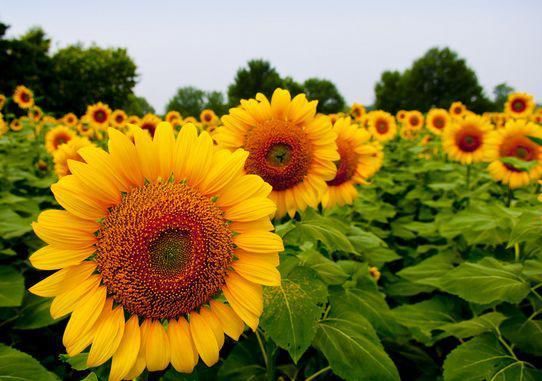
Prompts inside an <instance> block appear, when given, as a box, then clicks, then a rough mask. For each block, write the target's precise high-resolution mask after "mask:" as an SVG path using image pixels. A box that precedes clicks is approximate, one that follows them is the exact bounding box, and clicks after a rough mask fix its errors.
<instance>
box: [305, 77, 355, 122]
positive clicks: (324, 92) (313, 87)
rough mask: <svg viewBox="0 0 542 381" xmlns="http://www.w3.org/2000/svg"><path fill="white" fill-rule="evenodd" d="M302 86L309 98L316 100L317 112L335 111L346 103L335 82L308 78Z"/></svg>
mask: <svg viewBox="0 0 542 381" xmlns="http://www.w3.org/2000/svg"><path fill="white" fill-rule="evenodd" d="M303 88H304V90H305V94H307V98H308V99H309V100H318V112H322V113H326V114H331V113H336V112H340V111H342V110H343V109H344V107H345V105H346V102H345V100H344V98H343V96H342V95H341V94H340V93H339V90H337V87H336V86H335V84H334V83H333V82H331V81H328V80H327V79H319V78H309V79H307V80H306V81H305V82H304V83H303Z"/></svg>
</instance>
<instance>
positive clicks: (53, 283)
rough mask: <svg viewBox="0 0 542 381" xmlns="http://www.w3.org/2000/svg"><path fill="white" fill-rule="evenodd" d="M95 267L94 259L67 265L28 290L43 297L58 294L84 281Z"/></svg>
mask: <svg viewBox="0 0 542 381" xmlns="http://www.w3.org/2000/svg"><path fill="white" fill-rule="evenodd" d="M95 269H96V262H94V261H88V262H83V263H81V264H79V265H75V266H70V267H66V268H65V269H62V270H59V271H57V272H55V273H54V274H53V275H50V276H48V277H47V278H45V279H44V280H42V281H41V282H38V283H36V284H35V285H34V286H32V287H30V289H29V290H28V291H30V292H31V293H33V294H35V295H39V296H43V297H50V296H57V295H59V294H61V293H62V292H64V291H66V290H69V289H71V288H73V287H74V286H76V285H78V284H80V283H81V282H83V281H84V280H85V279H87V278H88V277H89V276H90V274H92V273H93V272H94V270H95Z"/></svg>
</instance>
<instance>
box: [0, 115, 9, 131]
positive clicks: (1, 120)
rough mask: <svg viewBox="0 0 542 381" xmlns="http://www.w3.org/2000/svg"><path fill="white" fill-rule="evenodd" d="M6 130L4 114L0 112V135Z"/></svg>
mask: <svg viewBox="0 0 542 381" xmlns="http://www.w3.org/2000/svg"><path fill="white" fill-rule="evenodd" d="M6 132H8V126H7V124H6V121H5V120H4V116H3V115H2V114H1V113H0V136H2V135H4V134H5V133H6Z"/></svg>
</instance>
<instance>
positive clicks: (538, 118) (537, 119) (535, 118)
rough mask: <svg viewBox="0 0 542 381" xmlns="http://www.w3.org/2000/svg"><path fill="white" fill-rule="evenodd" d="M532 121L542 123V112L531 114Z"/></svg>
mask: <svg viewBox="0 0 542 381" xmlns="http://www.w3.org/2000/svg"><path fill="white" fill-rule="evenodd" d="M531 121H532V122H534V123H537V124H542V114H540V113H536V114H533V115H531Z"/></svg>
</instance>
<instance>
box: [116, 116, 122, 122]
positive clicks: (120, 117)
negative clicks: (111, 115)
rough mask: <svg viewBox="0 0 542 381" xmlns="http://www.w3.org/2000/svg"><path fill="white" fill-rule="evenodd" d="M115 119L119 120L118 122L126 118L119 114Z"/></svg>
mask: <svg viewBox="0 0 542 381" xmlns="http://www.w3.org/2000/svg"><path fill="white" fill-rule="evenodd" d="M115 120H116V121H117V123H122V121H123V120H124V117H123V116H122V115H117V116H116V117H115Z"/></svg>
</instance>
